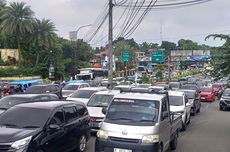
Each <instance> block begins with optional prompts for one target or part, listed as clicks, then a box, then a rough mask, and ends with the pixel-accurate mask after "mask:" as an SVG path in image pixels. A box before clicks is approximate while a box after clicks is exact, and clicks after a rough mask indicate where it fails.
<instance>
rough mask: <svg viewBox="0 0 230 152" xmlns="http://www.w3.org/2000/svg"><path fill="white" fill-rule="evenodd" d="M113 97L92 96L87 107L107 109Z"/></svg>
mask: <svg viewBox="0 0 230 152" xmlns="http://www.w3.org/2000/svg"><path fill="white" fill-rule="evenodd" d="M113 96H114V95H103V94H94V95H93V96H92V97H91V98H90V100H89V102H88V104H87V106H88V107H108V105H109V103H110V102H111V100H112V99H113Z"/></svg>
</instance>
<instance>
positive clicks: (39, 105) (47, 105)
mask: <svg viewBox="0 0 230 152" xmlns="http://www.w3.org/2000/svg"><path fill="white" fill-rule="evenodd" d="M76 103H77V104H81V105H84V104H82V103H80V102H70V101H47V102H32V103H25V104H24V103H23V104H18V105H15V107H25V108H35V109H50V110H52V109H55V108H58V107H60V106H68V105H76Z"/></svg>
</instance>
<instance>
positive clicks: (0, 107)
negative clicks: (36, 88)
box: [0, 94, 58, 114]
mask: <svg viewBox="0 0 230 152" xmlns="http://www.w3.org/2000/svg"><path fill="white" fill-rule="evenodd" d="M50 100H58V96H57V95H56V94H14V95H8V96H5V97H3V98H1V99H0V114H2V113H3V112H4V111H6V110H7V109H9V108H11V107H13V106H15V105H18V104H22V103H28V102H39V101H50Z"/></svg>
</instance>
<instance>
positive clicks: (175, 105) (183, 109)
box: [168, 91, 191, 131]
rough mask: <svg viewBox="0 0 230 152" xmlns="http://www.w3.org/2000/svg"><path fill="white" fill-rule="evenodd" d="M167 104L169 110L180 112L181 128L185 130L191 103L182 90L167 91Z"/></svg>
mask: <svg viewBox="0 0 230 152" xmlns="http://www.w3.org/2000/svg"><path fill="white" fill-rule="evenodd" d="M168 93H169V104H170V111H171V112H179V113H181V114H182V130H183V131H184V130H186V127H187V125H188V124H189V123H190V117H191V115H190V113H191V105H190V103H189V102H188V98H187V96H186V95H185V93H184V92H180V91H169V92H168Z"/></svg>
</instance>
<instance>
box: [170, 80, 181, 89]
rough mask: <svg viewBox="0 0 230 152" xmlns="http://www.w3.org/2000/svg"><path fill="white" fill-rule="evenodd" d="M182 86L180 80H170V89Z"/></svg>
mask: <svg viewBox="0 0 230 152" xmlns="http://www.w3.org/2000/svg"><path fill="white" fill-rule="evenodd" d="M180 87H181V83H180V82H169V89H171V90H178V89H180Z"/></svg>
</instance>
